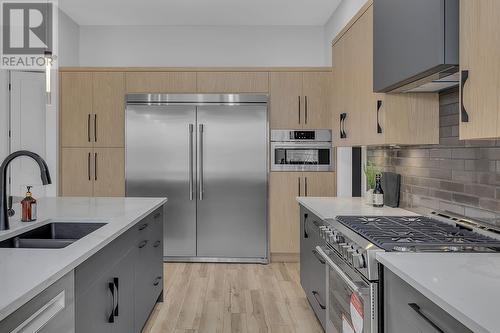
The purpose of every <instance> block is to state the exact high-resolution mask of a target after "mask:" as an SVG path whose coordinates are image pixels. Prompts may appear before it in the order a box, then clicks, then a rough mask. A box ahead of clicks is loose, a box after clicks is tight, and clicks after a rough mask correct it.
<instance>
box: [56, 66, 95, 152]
mask: <svg viewBox="0 0 500 333" xmlns="http://www.w3.org/2000/svg"><path fill="white" fill-rule="evenodd" d="M60 86H61V88H60V91H61V99H60V102H61V107H60V109H61V112H60V121H61V136H60V140H61V145H62V146H63V147H91V146H92V145H93V142H92V133H91V131H92V124H93V114H92V91H93V89H92V73H62V74H61V82H60Z"/></svg>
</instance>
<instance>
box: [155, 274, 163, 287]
mask: <svg viewBox="0 0 500 333" xmlns="http://www.w3.org/2000/svg"><path fill="white" fill-rule="evenodd" d="M160 281H161V276H158V277H157V278H156V279H155V281H154V282H153V286H155V287H156V286H157V285H159V284H160Z"/></svg>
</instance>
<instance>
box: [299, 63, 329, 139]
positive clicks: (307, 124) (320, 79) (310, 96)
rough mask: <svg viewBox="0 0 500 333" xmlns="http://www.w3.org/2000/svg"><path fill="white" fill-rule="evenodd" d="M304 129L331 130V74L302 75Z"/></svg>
mask: <svg viewBox="0 0 500 333" xmlns="http://www.w3.org/2000/svg"><path fill="white" fill-rule="evenodd" d="M302 86H303V89H302V90H303V96H304V126H303V127H304V128H309V129H331V126H330V124H331V123H332V110H331V103H330V102H331V96H330V92H331V89H332V88H331V87H332V73H331V72H319V73H315V72H305V73H303V81H302Z"/></svg>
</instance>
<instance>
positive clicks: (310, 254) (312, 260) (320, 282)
mask: <svg viewBox="0 0 500 333" xmlns="http://www.w3.org/2000/svg"><path fill="white" fill-rule="evenodd" d="M323 225H325V223H324V222H323V221H322V220H321V219H320V218H318V217H317V216H316V215H314V214H313V213H311V212H310V211H309V210H307V209H305V208H304V207H302V206H301V208H300V284H301V285H302V289H304V292H305V293H306V296H307V299H308V301H309V303H310V304H311V307H312V309H313V311H314V313H315V314H316V317H318V319H319V321H320V322H321V325H322V326H323V328H325V327H326V326H325V322H326V297H327V294H326V268H325V261H324V260H323V258H321V256H320V255H319V254H318V253H317V252H316V246H318V245H320V246H321V245H323V244H324V241H323V240H322V239H321V237H320V235H319V228H320V227H321V226H323Z"/></svg>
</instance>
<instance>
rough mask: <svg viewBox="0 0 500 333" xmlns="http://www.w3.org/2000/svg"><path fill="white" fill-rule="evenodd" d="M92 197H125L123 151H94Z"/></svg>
mask: <svg viewBox="0 0 500 333" xmlns="http://www.w3.org/2000/svg"><path fill="white" fill-rule="evenodd" d="M93 162H94V168H93V176H94V194H93V195H94V196H96V197H123V196H125V149H124V148H95V149H94V160H93Z"/></svg>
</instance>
